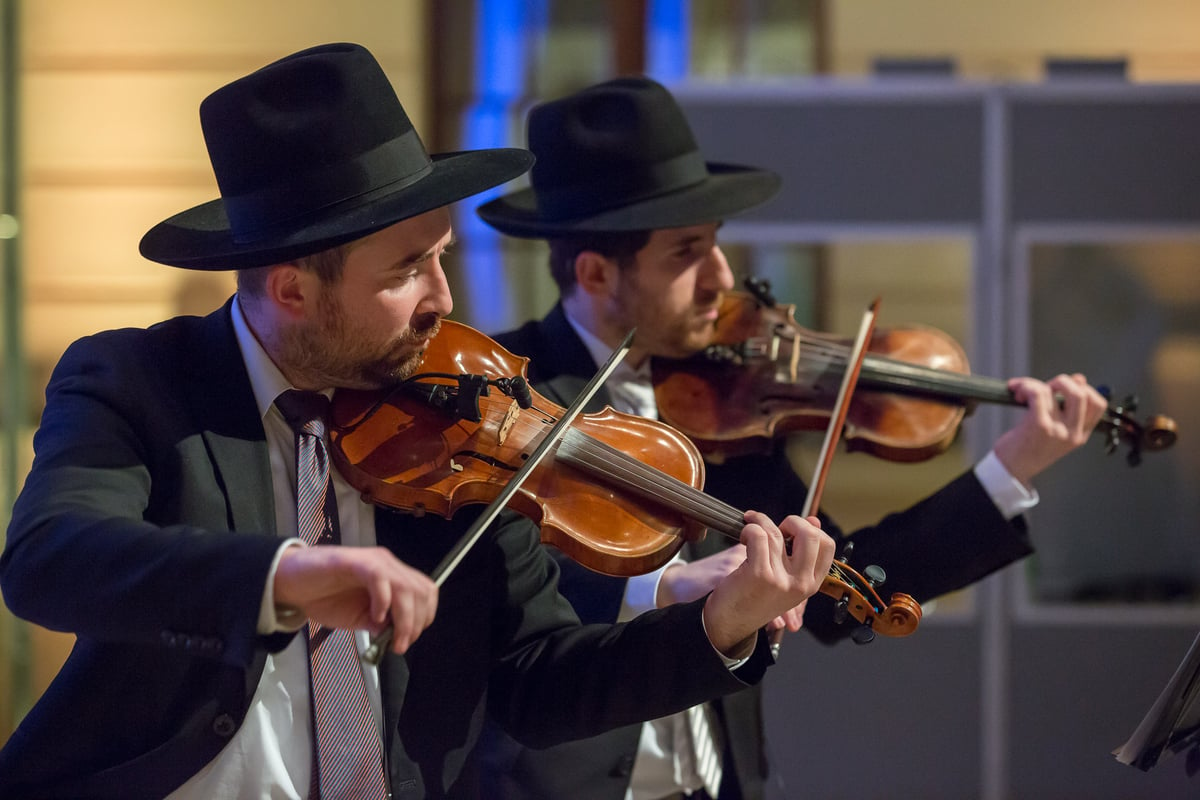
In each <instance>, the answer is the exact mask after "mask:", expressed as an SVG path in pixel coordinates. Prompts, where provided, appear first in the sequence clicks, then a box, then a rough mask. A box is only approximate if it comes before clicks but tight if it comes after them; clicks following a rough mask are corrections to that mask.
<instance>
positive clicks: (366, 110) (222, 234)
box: [139, 44, 533, 270]
mask: <svg viewBox="0 0 1200 800" xmlns="http://www.w3.org/2000/svg"><path fill="white" fill-rule="evenodd" d="M200 123H201V126H202V128H203V130H204V140H205V143H206V144H207V146H208V154H209V160H210V161H211V162H212V167H213V172H214V173H215V174H216V178H217V185H218V186H219V187H220V191H221V197H220V199H218V200H213V201H210V202H208V203H204V204H202V205H199V206H196V207H195V208H191V209H188V210H187V211H183V212H181V213H179V214H176V215H175V216H173V217H171V218H170V219H167V220H165V221H164V222H161V223H159V224H158V225H156V226H154V227H153V228H151V229H150V230H149V231H148V232H147V233H146V235H145V236H143V237H142V241H141V244H140V246H139V249H140V250H141V253H142V255H143V256H145V257H146V258H148V259H150V260H152V261H158V262H160V263H163V264H170V265H172V266H176V267H186V268H189V269H217V270H220V269H241V268H246V267H257V266H265V265H268V264H274V263H278V262H280V261H286V260H289V259H292V258H299V257H301V256H305V255H309V254H311V253H315V252H318V251H320V250H324V249H327V248H330V247H334V246H336V245H339V244H342V243H344V242H348V241H351V240H353V239H358V238H360V237H363V236H366V235H367V234H369V233H372V232H374V231H377V230H380V229H382V228H385V227H387V226H389V225H391V224H393V223H396V222H399V221H401V220H403V219H407V218H409V217H414V216H416V215H418V214H423V213H425V212H426V211H430V210H432V209H435V208H438V207H440V206H444V205H447V204H449V203H452V202H455V201H456V200H461V199H463V198H464V197H468V196H470V195H472V194H476V193H478V192H481V191H483V190H485V189H488V188H491V187H492V186H496V185H498V184H501V183H504V182H505V181H507V180H511V179H512V178H515V177H517V176H518V175H520V174H521V173H523V172H525V171H526V170H527V169H529V166H530V164H532V163H533V156H532V155H531V154H530V153H529V152H528V151H525V150H520V149H516V148H501V149H493V150H474V151H468V152H460V153H442V154H437V155H433V156H432V157H431V156H430V155H429V154H428V153H426V151H425V146H424V145H423V144H422V143H421V139H420V137H418V136H417V132H416V130H414V129H413V126H412V123H411V122H410V121H409V119H408V115H407V114H406V113H405V111H404V108H403V107H402V106H401V105H400V101H399V99H397V97H396V93H395V90H393V89H392V86H391V84H390V83H389V82H388V79H387V76H386V75H385V74H384V72H383V69H382V68H381V67H380V66H379V64H378V62H376V60H375V58H374V56H372V55H371V54H370V53H369V52H368V51H367V50H366V49H365V48H363V47H361V46H360V45H356V44H328V45H321V46H319V47H313V48H310V49H307V50H302V51H301V52H299V53H295V54H293V55H290V56H287V57H286V58H283V59H280V60H279V61H276V62H274V63H272V64H269V65H267V66H265V67H263V68H262V69H259V70H257V71H256V72H253V73H251V74H250V75H247V76H246V77H244V78H240V79H239V80H236V81H234V82H233V83H230V84H228V85H227V86H223V87H222V88H220V89H218V90H216V91H215V92H213V93H212V94H210V95H209V96H208V97H206V98H205V99H204V101H203V102H202V103H201V104H200Z"/></svg>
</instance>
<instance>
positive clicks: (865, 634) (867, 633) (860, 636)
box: [850, 625, 875, 644]
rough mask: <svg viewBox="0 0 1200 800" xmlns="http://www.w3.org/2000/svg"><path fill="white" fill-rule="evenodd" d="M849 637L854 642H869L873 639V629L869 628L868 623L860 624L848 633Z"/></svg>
mask: <svg viewBox="0 0 1200 800" xmlns="http://www.w3.org/2000/svg"><path fill="white" fill-rule="evenodd" d="M850 638H851V639H853V640H854V643H855V644H870V643H871V642H873V641H875V631H873V630H871V626H870V625H860V626H859V627H857V628H855V629H854V632H853V633H851V634H850Z"/></svg>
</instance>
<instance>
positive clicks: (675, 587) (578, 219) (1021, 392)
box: [479, 78, 1106, 800]
mask: <svg viewBox="0 0 1200 800" xmlns="http://www.w3.org/2000/svg"><path fill="white" fill-rule="evenodd" d="M527 134H528V147H529V148H530V150H532V151H533V153H534V154H535V155H536V156H537V162H536V166H535V167H534V168H533V171H532V173H531V178H532V181H531V183H532V186H531V188H529V189H526V190H522V191H519V192H517V193H514V194H510V195H507V196H504V197H501V198H499V199H497V200H494V201H492V202H490V203H488V204H486V205H484V206H482V207H481V208H480V209H479V214H480V216H481V217H482V218H483V219H484V221H485V222H487V223H488V224H490V225H491V226H492V227H494V228H496V229H498V230H500V231H502V232H504V233H506V234H510V235H513V236H519V237H524V238H539V239H546V240H548V242H549V245H550V273H551V275H552V276H553V278H554V280H555V282H556V283H557V285H558V288H559V293H560V301H559V302H558V304H556V305H555V306H554V308H553V309H552V310H551V311H550V313H549V314H548V315H547V316H546V317H545V318H544V319H542V320H540V321H533V322H529V323H528V324H526V325H524V326H523V327H521V328H519V329H518V330H514V331H511V332H508V333H504V334H500V335H498V336H496V339H497V341H498V342H500V343H501V344H502V345H504V346H505V347H506V348H507V349H509V350H511V351H513V352H514V353H517V354H519V355H524V356H528V357H530V358H531V359H532V363H531V364H530V367H529V377H530V379H531V381H532V382H533V383H534V384H535V386H537V387H538V388H539V390H540V391H541V392H542V393H543V394H545V395H547V396H549V397H551V398H552V399H554V400H556V401H557V402H560V403H563V404H567V403H569V402H570V400H571V399H572V397H573V396H574V394H575V393H577V392H578V391H579V389H580V388H581V387H582V386H583V384H584V383H585V381H586V380H587V378H588V377H590V376H591V375H592V373H593V372H594V371H595V369H596V365H597V364H598V363H602V362H603V361H604V360H605V358H606V357H607V356H608V353H609V352H610V351H611V350H612V348H613V347H614V345H615V344H616V343H617V342H619V341H620V340H621V339H622V337H623V336H624V335H625V333H626V332H627V331H628V330H629V329H630V328H634V327H636V329H637V337H636V341H635V346H634V349H633V350H632V351H631V352H630V354H629V356H628V357H627V358H626V360H625V362H624V363H623V364H622V366H621V368H620V370H619V371H618V372H617V373H615V374H614V375H613V377H612V378H611V379H610V380H609V382H608V384H607V390H608V391H607V393H606V395H605V396H603V397H601V398H599V399H598V400H597V404H598V405H603V404H605V403H608V404H611V405H612V406H614V407H615V408H617V409H618V410H621V411H626V412H631V413H637V414H641V415H644V416H649V417H656V416H657V408H656V405H655V396H654V390H653V387H652V386H651V381H650V359H652V358H654V357H655V356H661V357H670V358H685V357H687V356H690V355H692V354H694V353H697V352H699V351H700V350H702V349H703V348H705V347H706V346H707V345H709V344H711V343H712V339H713V335H714V331H715V327H716V320H717V316H716V315H717V310H718V308H719V307H720V306H721V302H722V299H723V297H724V296H725V294H726V293H727V292H729V291H730V290H731V289H732V288H733V286H734V279H733V275H732V273H731V271H730V268H729V265H728V264H727V263H726V260H725V256H724V254H723V253H722V252H721V248H720V246H719V245H718V242H717V231H718V229H719V227H720V225H721V221H722V220H723V219H725V218H726V217H729V216H732V215H735V214H738V213H740V212H743V211H746V210H748V209H750V208H752V207H754V206H756V205H759V204H761V203H763V202H765V201H766V200H768V199H769V198H770V197H771V196H772V195H773V194H774V193H775V192H776V190H777V189H778V187H779V178H778V176H777V175H775V174H774V173H772V172H770V171H767V170H762V169H757V168H753V167H745V166H739V165H733V164H717V163H709V162H706V161H705V159H704V158H703V156H702V154H701V153H700V151H699V150H698V148H697V145H696V143H695V141H694V138H693V136H692V134H691V131H690V129H689V126H688V124H687V120H686V119H685V117H684V115H683V112H682V110H681V109H680V108H679V107H678V105H677V104H676V102H675V100H674V98H672V97H671V95H670V94H669V93H668V92H667V90H666V89H665V88H663V87H662V86H660V85H658V84H657V83H655V82H653V81H651V80H648V79H645V78H621V79H617V80H613V81H609V82H606V83H602V84H599V85H596V86H592V87H589V88H587V89H584V90H582V91H580V92H577V93H576V94H573V95H570V96H568V97H564V98H562V99H559V100H555V101H551V102H548V103H545V104H543V105H540V106H537V107H535V108H534V109H533V110H532V111H531V112H530V114H529V119H528V125H527ZM1009 388H1010V389H1011V390H1012V391H1013V392H1014V394H1015V395H1016V397H1017V399H1018V400H1020V401H1022V402H1023V403H1024V404H1026V405H1027V410H1026V411H1024V412H1023V414H1022V416H1021V418H1020V420H1019V421H1018V422H1017V424H1016V425H1015V426H1014V427H1013V428H1012V429H1011V430H1009V431H1007V432H1006V433H1004V434H1003V435H1002V436H1000V438H999V439H998V440H997V441H996V442H995V444H994V446H993V449H992V451H991V452H990V453H988V455H987V456H986V457H985V458H984V459H983V460H982V461H981V462H980V463H979V464H977V465H976V466H975V467H974V468H973V469H972V470H970V471H968V472H966V473H965V474H963V475H962V476H961V477H959V478H958V479H956V480H954V481H953V482H951V483H950V484H949V485H947V486H945V487H944V488H942V489H941V490H939V491H938V492H936V493H935V494H934V495H932V496H931V497H929V498H927V499H925V500H923V501H921V502H919V503H917V504H916V505H915V506H913V507H912V508H909V509H907V510H905V511H902V512H899V513H897V514H892V515H889V516H888V517H887V518H885V519H884V520H882V521H881V522H880V523H879V524H877V525H875V526H872V527H869V528H865V529H863V530H859V531H854V532H853V533H850V534H849V535H847V536H844V537H840V536H835V538H839V541H840V543H841V544H840V546H842V547H845V546H846V545H848V544H850V543H853V544H854V552H853V557H852V559H851V560H852V563H856V564H879V565H882V566H883V567H884V568H885V569H886V572H887V585H886V589H887V591H889V592H891V591H898V592H904V593H906V594H910V595H912V596H913V597H915V598H916V599H917V600H918V601H919V602H923V601H925V600H928V599H931V598H935V597H938V596H939V595H942V594H945V593H947V592H950V591H953V590H956V589H960V588H962V587H964V586H967V585H969V584H971V583H973V582H975V581H978V580H979V579H981V578H983V577H985V576H986V575H988V574H990V573H992V572H994V571H996V570H998V569H1000V568H1002V567H1004V566H1005V565H1007V564H1010V563H1012V562H1014V561H1016V560H1018V559H1020V558H1023V557H1025V556H1027V555H1028V554H1030V553H1031V552H1032V550H1033V545H1032V543H1031V542H1030V540H1029V537H1028V535H1027V530H1026V525H1025V522H1024V520H1023V518H1022V516H1021V515H1022V513H1023V512H1025V511H1026V510H1028V509H1029V508H1031V507H1032V506H1033V505H1034V504H1036V503H1037V499H1038V496H1037V492H1036V490H1035V489H1034V486H1033V480H1034V478H1035V477H1036V476H1037V475H1038V474H1039V473H1040V472H1041V471H1042V470H1044V469H1046V468H1048V467H1050V466H1051V465H1052V464H1053V463H1054V462H1055V461H1057V460H1058V459H1060V458H1061V457H1063V456H1064V455H1066V454H1067V453H1069V452H1071V451H1072V450H1074V449H1075V448H1077V447H1079V446H1080V445H1081V444H1083V443H1084V442H1086V441H1087V440H1088V438H1089V434H1090V432H1091V431H1092V429H1093V428H1094V427H1095V425H1096V423H1097V422H1098V420H1099V419H1100V418H1101V415H1102V414H1103V412H1104V410H1105V408H1106V402H1105V400H1104V399H1103V398H1102V397H1101V396H1100V394H1099V393H1097V392H1096V391H1095V390H1094V389H1093V388H1092V387H1091V386H1089V385H1088V383H1087V382H1086V381H1085V379H1084V378H1083V376H1081V375H1060V376H1058V377H1056V378H1053V379H1052V380H1050V381H1048V382H1042V381H1038V380H1034V379H1032V378H1018V379H1014V380H1012V381H1011V382H1010V384H1009ZM1056 394H1057V395H1059V396H1061V398H1062V403H1061V406H1060V405H1059V404H1057V403H1056V402H1055V395H1056ZM705 486H706V490H707V491H708V492H709V493H710V494H712V495H714V496H716V497H718V498H720V499H722V500H724V501H726V502H728V503H730V504H732V505H734V506H738V507H743V508H746V507H752V508H762V509H766V510H767V511H768V513H769V514H771V515H774V516H779V515H783V514H787V513H795V512H796V511H797V510H799V509H800V508H801V507H802V505H803V503H804V497H805V493H806V488H805V486H804V484H803V482H802V481H801V479H800V478H799V477H798V476H797V475H796V474H795V472H794V471H793V470H792V469H791V467H790V465H789V462H788V460H787V458H786V455H785V452H784V442H783V441H777V442H776V447H775V449H774V452H772V453H770V454H768V455H751V456H740V457H733V458H729V459H727V460H726V461H725V462H723V463H720V464H709V465H708V466H707V481H706V484H705ZM823 528H824V529H825V530H826V531H830V532H834V533H835V534H840V531H839V529H838V528H837V526H836V525H835V524H834V523H833V522H832V521H831V520H828V519H825V520H824V521H823ZM684 555H685V556H686V558H683V559H680V560H678V561H677V562H675V563H672V564H669V565H667V566H666V567H665V568H663V569H662V570H660V571H659V572H657V573H654V574H651V575H647V576H641V577H639V578H633V579H629V580H625V579H619V578H607V577H604V576H600V575H597V574H595V573H591V572H588V571H586V570H583V569H582V568H580V567H578V566H577V565H574V564H570V563H563V564H562V568H563V573H564V576H563V580H562V589H563V592H564V593H565V594H566V595H567V596H568V597H569V598H570V599H571V601H572V603H573V604H574V605H575V608H576V610H577V611H578V612H579V614H580V616H581V617H582V618H583V619H584V620H585V621H613V620H614V619H626V618H629V617H632V616H633V615H635V614H637V613H639V612H640V611H643V610H645V609H649V608H654V607H659V606H665V605H668V604H670V603H672V602H677V601H680V600H688V599H691V598H695V597H699V596H702V595H703V594H704V593H705V592H707V591H708V590H709V588H711V587H712V586H713V585H714V584H715V583H717V582H718V581H720V580H721V578H722V576H724V575H725V574H726V573H727V572H729V571H730V570H732V569H734V568H736V567H737V566H738V565H739V564H740V563H741V562H742V560H743V559H744V558H745V552H744V550H743V548H741V547H740V546H737V545H735V546H734V547H732V548H728V549H726V548H725V543H724V542H722V541H721V540H720V539H719V538H718V537H714V536H709V537H707V538H706V539H704V540H703V541H701V542H700V543H695V544H693V543H689V544H688V545H687V546H685V549H684ZM827 601H828V598H825V597H821V596H817V597H815V598H813V599H812V600H811V601H809V603H808V608H807V612H806V613H805V614H804V618H803V626H804V628H805V629H806V630H808V631H809V632H811V633H813V634H815V635H816V636H817V637H818V638H820V639H822V640H825V641H835V640H837V639H839V638H841V637H844V636H845V634H846V631H847V630H848V629H847V628H845V627H841V626H838V625H836V624H835V623H834V621H833V616H832V614H831V609H830V608H829V605H828V602H827ZM789 627H790V628H791V629H793V630H794V629H795V626H794V624H791V625H789ZM714 705H716V706H719V708H717V709H715V711H716V713H714V709H713V708H710V707H700V708H699V709H694V710H692V711H689V712H688V713H687V714H683V715H679V716H677V717H674V718H667V719H663V720H656V721H655V722H654V723H648V724H646V725H645V726H641V725H633V726H627V727H625V728H621V729H618V730H615V731H612V732H610V733H608V734H605V735H603V736H600V737H596V738H593V739H591V740H585V741H580V742H572V743H569V744H566V745H562V746H560V747H555V748H550V749H548V750H540V751H535V750H529V749H525V748H522V747H521V746H520V745H518V744H516V743H515V742H513V741H511V740H509V739H507V738H506V737H504V736H503V734H501V733H499V732H498V731H496V730H492V731H491V733H490V735H489V737H488V738H487V739H485V742H484V744H485V746H487V748H488V752H487V753H486V754H485V764H486V766H487V767H488V769H489V770H491V773H490V774H489V775H488V777H487V782H488V783H490V784H491V785H494V786H496V787H499V788H497V789H496V790H495V792H494V793H493V794H492V795H491V796H492V797H497V798H504V800H518V798H528V799H529V800H534V799H535V798H542V797H572V798H582V799H583V800H658V798H662V797H668V796H671V797H674V796H692V797H704V796H706V794H705V793H707V795H708V796H712V797H720V798H746V799H747V800H752V799H753V798H761V797H762V796H763V794H764V785H765V780H766V763H767V762H766V758H765V752H764V742H763V720H762V708H761V690H760V689H758V688H750V689H747V690H745V691H743V692H740V693H737V694H734V695H729V696H726V697H724V698H721V699H719V700H717V701H715V704H714ZM695 717H702V718H704V719H706V720H707V723H708V725H709V726H711V727H712V728H713V729H714V730H713V732H714V734H715V741H716V742H718V743H724V744H723V746H721V745H717V746H716V750H715V754H714V753H711V752H706V751H704V750H703V748H701V752H699V753H697V752H695V748H693V747H692V745H691V744H690V742H691V740H692V739H693V738H694V736H695V734H693V733H692V730H693V728H692V726H693V724H694V718H695ZM714 760H715V761H716V762H718V767H719V768H718V769H715V770H706V769H704V768H703V767H702V766H701V765H703V764H705V763H706V761H708V762H711V761H714ZM702 773H707V774H702ZM714 775H716V776H717V778H716V781H717V782H716V785H712V781H713V780H714V778H713V776H714Z"/></svg>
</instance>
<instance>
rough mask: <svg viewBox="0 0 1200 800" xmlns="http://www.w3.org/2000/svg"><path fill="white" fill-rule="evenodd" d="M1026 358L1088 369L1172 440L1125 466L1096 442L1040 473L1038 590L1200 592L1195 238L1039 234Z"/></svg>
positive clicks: (1079, 596)
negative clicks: (1057, 240)
mask: <svg viewBox="0 0 1200 800" xmlns="http://www.w3.org/2000/svg"><path fill="white" fill-rule="evenodd" d="M1030 273H1031V274H1030V293H1031V297H1032V305H1031V323H1030V324H1031V339H1030V352H1031V362H1030V368H1031V370H1032V371H1033V373H1034V374H1035V375H1038V376H1050V375H1054V374H1057V373H1059V372H1083V373H1084V374H1086V375H1087V377H1088V379H1089V380H1090V381H1091V382H1092V383H1093V384H1095V385H1107V386H1110V387H1111V390H1112V400H1113V401H1114V402H1121V401H1122V399H1123V398H1124V397H1125V396H1126V395H1130V394H1133V395H1136V396H1137V400H1138V405H1137V411H1136V412H1135V414H1134V416H1135V417H1136V418H1137V419H1138V420H1139V421H1144V420H1145V419H1146V418H1148V417H1150V416H1152V415H1155V414H1163V415H1166V416H1168V417H1171V418H1173V419H1174V421H1175V423H1176V424H1177V426H1178V430H1179V438H1178V441H1177V442H1176V444H1175V445H1174V446H1173V447H1171V448H1169V449H1167V450H1163V451H1159V452H1149V453H1145V454H1144V458H1143V460H1142V463H1141V464H1140V465H1139V466H1137V467H1136V468H1132V469H1131V468H1129V467H1127V466H1126V465H1125V463H1124V461H1123V460H1122V459H1120V458H1119V457H1117V456H1113V457H1109V458H1106V457H1105V456H1104V455H1103V452H1102V448H1101V447H1100V446H1099V444H1097V445H1093V446H1092V447H1089V448H1085V449H1084V450H1083V451H1080V452H1079V453H1076V454H1073V455H1072V456H1071V457H1070V458H1068V459H1066V460H1064V462H1062V463H1061V464H1059V465H1056V466H1055V468H1054V469H1053V470H1050V471H1048V472H1047V473H1045V474H1044V475H1042V476H1039V478H1038V482H1039V489H1040V491H1041V493H1042V503H1041V504H1040V505H1039V506H1038V508H1037V509H1035V511H1034V516H1033V520H1034V524H1035V525H1036V526H1037V529H1038V531H1039V535H1038V557H1037V558H1036V559H1035V560H1034V561H1033V562H1032V566H1031V571H1030V575H1031V578H1032V587H1033V593H1034V596H1035V598H1036V599H1038V600H1041V601H1075V602H1123V603H1128V602H1134V603H1137V602H1167V603H1180V602H1195V601H1196V600H1198V599H1200V485H1198V484H1197V483H1196V480H1195V476H1196V475H1198V474H1200V437H1197V436H1196V435H1195V432H1196V431H1197V429H1198V428H1200V240H1189V241H1168V242H1152V243H1135V244H1072V245H1058V244H1046V245H1037V246H1035V247H1033V248H1032V250H1031V260H1030Z"/></svg>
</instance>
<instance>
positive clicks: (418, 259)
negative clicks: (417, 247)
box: [396, 238, 458, 269]
mask: <svg viewBox="0 0 1200 800" xmlns="http://www.w3.org/2000/svg"><path fill="white" fill-rule="evenodd" d="M456 244H458V239H457V238H451V239H450V240H449V241H448V242H446V244H445V245H443V246H440V247H439V246H437V245H435V246H433V247H431V248H429V249H428V250H426V251H424V252H422V253H417V254H415V255H411V256H408V257H407V258H404V259H402V260H401V261H399V262H397V263H396V268H397V269H403V268H404V267H412V266H416V265H417V264H424V263H425V262H426V261H428V260H429V259H431V258H433V257H434V256H435V255H441V254H442V253H445V252H446V251H447V250H449V249H450V248H451V247H453V246H454V245H456Z"/></svg>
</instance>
